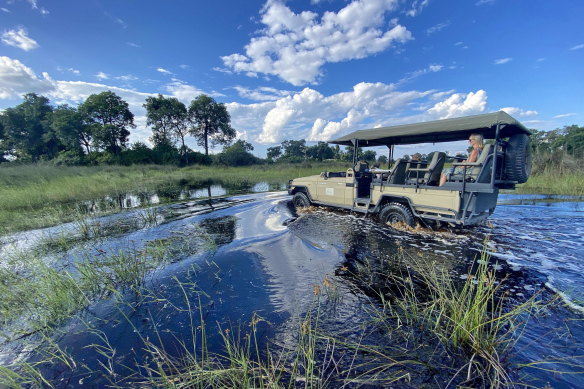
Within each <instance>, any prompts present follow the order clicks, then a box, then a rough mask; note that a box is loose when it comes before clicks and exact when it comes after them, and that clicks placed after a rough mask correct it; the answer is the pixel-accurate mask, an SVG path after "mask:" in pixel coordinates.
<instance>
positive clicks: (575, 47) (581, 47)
mask: <svg viewBox="0 0 584 389" xmlns="http://www.w3.org/2000/svg"><path fill="white" fill-rule="evenodd" d="M581 49H584V44H581V45H576V46H574V47H570V50H572V51H573V50H581Z"/></svg>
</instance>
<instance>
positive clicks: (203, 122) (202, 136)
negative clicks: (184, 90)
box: [189, 95, 236, 155]
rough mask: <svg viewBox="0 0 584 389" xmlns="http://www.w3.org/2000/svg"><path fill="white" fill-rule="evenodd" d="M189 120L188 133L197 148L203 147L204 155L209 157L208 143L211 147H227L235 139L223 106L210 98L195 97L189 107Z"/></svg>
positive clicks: (204, 96)
mask: <svg viewBox="0 0 584 389" xmlns="http://www.w3.org/2000/svg"><path fill="white" fill-rule="evenodd" d="M189 118H190V121H191V123H192V127H191V130H190V133H191V135H193V136H194V137H195V138H196V139H197V143H198V144H199V146H203V147H205V155H209V141H210V142H211V145H212V146H213V145H215V144H222V145H228V144H229V143H231V141H232V140H233V139H234V138H235V135H236V134H235V130H234V129H233V128H232V127H231V117H230V116H229V112H227V108H225V104H223V103H217V102H216V101H215V100H214V99H213V98H212V97H209V96H207V95H199V96H197V98H196V99H194V100H193V101H192V102H191V105H190V107H189Z"/></svg>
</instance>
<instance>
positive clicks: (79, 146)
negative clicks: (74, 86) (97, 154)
mask: <svg viewBox="0 0 584 389" xmlns="http://www.w3.org/2000/svg"><path fill="white" fill-rule="evenodd" d="M86 121H87V120H86V119H85V118H84V117H83V115H82V114H81V112H79V111H78V110H77V108H74V107H70V106H68V105H62V106H59V107H57V108H56V109H55V110H54V111H53V115H52V120H51V128H52V129H53V131H55V134H56V136H57V138H58V139H59V141H60V142H61V144H62V145H63V146H64V147H65V148H66V149H67V150H69V151H72V152H76V153H77V154H82V153H83V149H85V152H86V153H90V152H91V145H92V143H93V134H92V133H91V130H92V127H91V126H89V125H87V124H86Z"/></svg>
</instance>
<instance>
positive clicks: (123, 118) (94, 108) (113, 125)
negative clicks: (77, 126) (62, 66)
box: [79, 91, 136, 154]
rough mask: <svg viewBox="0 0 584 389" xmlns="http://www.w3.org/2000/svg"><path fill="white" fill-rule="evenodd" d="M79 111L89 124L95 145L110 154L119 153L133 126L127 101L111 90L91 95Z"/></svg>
mask: <svg viewBox="0 0 584 389" xmlns="http://www.w3.org/2000/svg"><path fill="white" fill-rule="evenodd" d="M79 112H80V113H81V114H82V115H83V117H84V119H85V120H86V125H88V126H91V133H92V134H93V136H94V139H95V143H96V146H97V147H98V148H100V149H102V150H106V151H108V152H110V153H112V154H119V153H120V152H121V151H122V150H123V149H124V148H125V147H126V143H127V141H128V137H129V135H130V131H128V127H131V128H134V127H136V126H135V125H134V114H133V113H132V112H130V109H129V106H128V103H127V102H125V101H124V100H122V98H121V97H119V96H118V95H116V94H115V93H113V92H111V91H107V92H102V93H99V94H94V95H91V96H89V97H88V98H87V100H85V102H84V103H83V104H81V105H80V106H79Z"/></svg>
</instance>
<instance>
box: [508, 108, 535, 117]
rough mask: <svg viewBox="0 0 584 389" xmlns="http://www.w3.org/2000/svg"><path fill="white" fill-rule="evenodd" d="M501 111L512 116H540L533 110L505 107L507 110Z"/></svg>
mask: <svg viewBox="0 0 584 389" xmlns="http://www.w3.org/2000/svg"><path fill="white" fill-rule="evenodd" d="M500 110H501V111H505V112H507V113H508V114H509V115H511V116H522V117H524V116H535V115H539V112H537V111H533V110H528V111H526V110H524V109H521V108H517V107H505V108H501V109H500Z"/></svg>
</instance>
